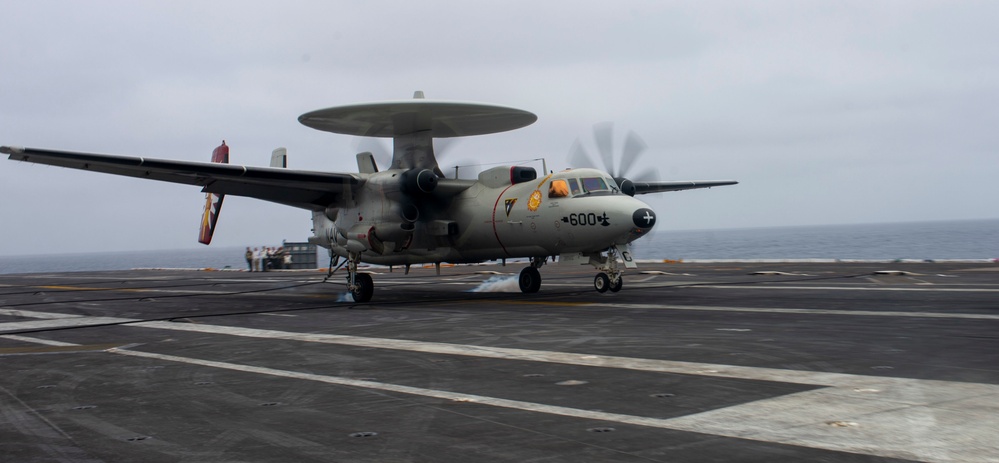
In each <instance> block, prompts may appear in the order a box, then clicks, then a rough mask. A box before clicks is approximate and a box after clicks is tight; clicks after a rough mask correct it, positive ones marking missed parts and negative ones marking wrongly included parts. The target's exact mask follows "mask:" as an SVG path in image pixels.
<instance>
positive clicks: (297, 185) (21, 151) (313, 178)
mask: <svg viewBox="0 0 999 463" xmlns="http://www.w3.org/2000/svg"><path fill="white" fill-rule="evenodd" d="M0 153H4V154H9V155H10V159H11V160H14V161H26V162H34V163H38V164H47V165H50V166H59V167H69V168H72V169H81V170H90V171H94V172H103V173H106V174H115V175H125V176H128V177H136V178H146V179H152V180H159V181H163V182H172V183H183V184H187V185H199V186H201V187H202V192H205V193H216V194H228V195H236V196H247V197H250V198H257V199H262V200H265V201H272V202H275V203H280V204H286V205H289V206H294V207H300V208H303V209H312V210H322V209H325V208H326V207H327V206H331V205H332V206H336V205H337V204H342V203H343V201H345V199H347V198H349V196H350V195H351V193H352V191H353V189H354V188H355V187H356V186H358V185H360V184H361V182H362V180H361V179H360V177H358V176H356V175H352V174H348V173H336V172H314V171H303V170H288V169H281V168H268V167H246V166H237V165H230V164H217V163H208V162H191V161H171V160H165V159H152V158H142V157H132V156H114V155H107V154H91V153H74V152H68V151H53V150H44V149H35V148H21V147H11V146H2V147H0Z"/></svg>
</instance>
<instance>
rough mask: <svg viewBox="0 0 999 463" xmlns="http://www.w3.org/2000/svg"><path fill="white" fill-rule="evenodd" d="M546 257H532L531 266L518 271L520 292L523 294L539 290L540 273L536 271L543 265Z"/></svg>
mask: <svg viewBox="0 0 999 463" xmlns="http://www.w3.org/2000/svg"><path fill="white" fill-rule="evenodd" d="M547 260H548V258H547V257H532V258H531V266H530V267H525V268H524V269H523V270H521V271H520V281H519V282H520V291H521V292H522V293H524V294H531V293H536V292H538V290H539V289H541V272H540V271H539V270H538V269H539V268H541V266H542V265H545V261H547Z"/></svg>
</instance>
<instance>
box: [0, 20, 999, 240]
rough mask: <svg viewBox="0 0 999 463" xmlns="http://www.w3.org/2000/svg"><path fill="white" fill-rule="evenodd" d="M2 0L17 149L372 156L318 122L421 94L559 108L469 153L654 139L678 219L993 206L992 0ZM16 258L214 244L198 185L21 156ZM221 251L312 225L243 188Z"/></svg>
mask: <svg viewBox="0 0 999 463" xmlns="http://www.w3.org/2000/svg"><path fill="white" fill-rule="evenodd" d="M480 3H481V2H475V3H459V4H453V3H445V2H390V1H385V2H364V3H355V2H305V1H302V2H282V3H269V2H170V3H165V4H164V3H156V2H148V3H146V2H98V3H79V2H46V1H39V2H30V3H26V2H2V3H0V5H2V10H3V11H4V13H5V14H4V16H5V18H6V21H5V25H4V29H3V31H2V34H3V36H4V40H2V41H0V62H3V63H4V65H3V70H2V71H0V144H5V145H11V144H12V145H24V146H36V147H45V148H56V149H69V150H79V151H92V152H101V153H111V154H128V155H142V156H150V157H162V158H172V159H187V160H203V159H207V158H208V156H209V154H210V152H211V149H212V148H213V147H214V146H216V145H218V143H219V142H220V141H221V139H223V138H225V139H226V140H227V141H228V143H229V144H230V146H231V147H232V152H233V158H234V162H237V163H245V164H255V165H265V164H266V163H267V156H268V154H269V152H270V150H271V149H273V148H274V147H277V146H287V147H288V148H289V151H290V154H291V163H292V166H293V167H296V168H303V169H317V170H318V169H321V170H354V168H355V167H354V161H353V149H354V147H355V146H356V140H353V139H352V138H351V137H344V136H338V135H331V134H326V133H321V132H316V131H313V130H310V129H308V128H305V127H303V126H301V125H300V124H298V123H297V121H296V118H297V116H298V115H300V114H302V113H304V112H307V111H310V110H313V109H317V108H321V107H327V106H335V105H340V104H350V103H358V102H364V101H371V100H386V99H402V98H409V97H410V96H411V95H412V92H413V91H414V90H417V89H421V90H424V91H426V92H427V95H428V96H429V97H431V98H441V99H451V100H471V101H484V102H490V103H497V104H503V105H509V106H514V107H520V108H524V109H527V110H530V111H533V112H535V113H537V114H538V115H539V121H538V122H537V123H536V124H535V125H533V126H530V127H527V128H525V129H522V130H519V131H515V132H512V133H504V134H498V135H489V136H482V137H473V138H469V139H466V140H462V141H461V142H460V143H459V144H456V145H455V146H454V149H453V150H452V151H453V152H454V154H453V155H452V156H453V158H455V159H488V160H495V159H509V160H520V159H530V158H536V157H542V156H543V157H545V158H546V159H547V160H548V165H549V166H550V168H554V169H561V168H563V167H565V166H566V162H567V161H566V159H567V154H568V151H569V147H570V145H571V144H572V142H573V141H574V140H576V139H577V138H578V139H580V140H581V142H583V143H589V144H590V146H592V139H591V136H590V134H591V129H592V126H593V125H594V124H595V123H598V122H601V121H608V120H609V121H614V122H615V124H616V127H617V129H618V130H617V132H618V136H619V137H623V134H624V132H625V131H626V130H634V131H636V132H637V133H639V134H641V135H642V137H643V138H644V139H645V141H646V142H647V143H648V145H649V150H648V152H647V153H646V155H645V157H644V158H643V162H644V163H646V164H648V165H654V166H656V167H657V168H658V169H659V170H660V172H661V173H662V175H663V177H665V178H667V179H677V180H683V179H714V178H735V179H737V180H740V181H741V182H742V184H740V185H739V186H736V187H729V188H719V189H713V190H709V191H692V192H682V193H675V194H665V195H659V196H656V197H649V196H646V197H645V198H643V199H648V200H649V201H650V203H651V204H652V205H653V206H654V207H656V208H657V210H659V211H660V214H661V215H662V217H663V220H662V222H661V223H660V225H661V226H664V227H671V228H686V229H690V228H720V227H755V226H771V225H798V224H823V223H830V224H831V223H857V222H882V221H907V220H934V219H958V218H994V217H996V212H995V206H994V204H993V203H994V202H995V200H996V198H999V186H997V185H999V182H996V178H999V162H997V161H996V159H997V157H996V153H995V151H996V146H997V141H999V140H997V137H999V135H997V132H996V130H995V129H994V127H995V126H996V123H997V122H999V113H997V111H999V110H997V109H996V108H999V89H997V85H999V84H997V82H999V48H996V47H995V46H994V44H995V43H996V42H997V39H999V33H997V32H996V29H995V27H994V24H992V22H993V18H995V17H997V15H996V13H997V12H999V11H997V10H999V4H995V3H992V2H960V3H955V2H911V1H904V2H902V1H899V2H876V3H873V4H871V3H869V2H836V3H802V2H756V3H743V2H731V3H730V2H697V3H669V2H638V1H634V2H617V3H607V2H583V3H577V4H574V6H573V7H572V8H567V7H565V6H564V5H560V4H556V3H551V4H548V3H542V4H540V5H539V4H537V2H509V1H507V2H485V3H484V4H480ZM0 195H2V197H3V200H2V201H0V216H2V217H4V219H3V221H2V224H0V234H2V235H0V236H3V238H4V240H2V244H0V255H4V254H24V253H41V252H66V251H85V250H115V249H149V248H158V249H169V248H181V247H195V246H197V244H196V243H195V234H196V233H197V231H196V230H197V222H198V219H199V218H200V207H201V205H202V201H203V199H202V195H201V194H200V193H199V192H198V191H197V189H196V188H191V187H185V186H179V185H167V184H157V183H155V182H143V181H141V180H136V179H127V178H117V177H112V176H105V175H99V174H91V173H86V172H79V171H71V170H67V169H58V168H54V167H43V166H35V165H27V164H20V163H14V162H10V161H6V160H4V161H0ZM224 209H225V211H224V212H223V214H222V219H221V221H220V225H219V227H220V228H219V231H218V233H217V235H216V242H217V244H220V245H263V244H270V243H277V242H280V240H281V239H291V240H298V239H304V238H305V237H306V236H308V234H309V227H310V223H309V220H308V214H307V213H305V212H304V211H299V210H294V209H290V208H283V207H281V206H277V205H272V204H268V203H263V202H259V201H253V200H250V199H245V198H234V197H233V198H229V199H227V200H226V204H225V208H224Z"/></svg>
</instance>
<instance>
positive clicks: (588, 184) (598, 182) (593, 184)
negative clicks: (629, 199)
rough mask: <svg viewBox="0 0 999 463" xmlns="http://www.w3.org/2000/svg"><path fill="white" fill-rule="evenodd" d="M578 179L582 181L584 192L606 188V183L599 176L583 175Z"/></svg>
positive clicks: (605, 189) (604, 189)
mask: <svg viewBox="0 0 999 463" xmlns="http://www.w3.org/2000/svg"><path fill="white" fill-rule="evenodd" d="M580 180H581V181H582V182H583V191H584V192H586V193H593V192H595V191H607V190H608V188H607V183H606V182H604V179H602V178H600V177H584V178H582V179H580Z"/></svg>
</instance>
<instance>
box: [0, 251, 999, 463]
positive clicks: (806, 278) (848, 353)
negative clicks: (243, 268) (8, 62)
mask: <svg viewBox="0 0 999 463" xmlns="http://www.w3.org/2000/svg"><path fill="white" fill-rule="evenodd" d="M521 267H523V264H521V265H509V266H506V267H503V266H498V265H484V266H456V267H452V268H444V269H442V275H440V276H437V275H436V274H435V272H434V270H433V269H432V268H430V269H415V268H414V269H413V271H412V272H411V273H410V275H403V272H402V271H401V270H400V269H395V271H394V272H391V273H390V272H389V271H388V269H387V268H373V269H371V271H372V272H375V273H376V274H375V275H374V281H375V295H374V298H373V300H372V302H370V303H366V304H355V303H352V302H349V301H345V300H344V299H345V286H344V284H343V280H342V277H341V276H339V275H338V276H335V277H334V278H333V279H331V280H330V282H329V283H323V282H322V281H323V277H324V274H323V273H319V272H301V271H287V272H268V273H248V272H238V271H231V272H230V271H214V272H208V271H194V270H132V271H116V272H75V273H39V274H27V275H0V372H2V375H0V410H2V411H0V456H2V457H0V460H3V461H18V462H49V461H74V462H76V461H81V462H100V461H105V462H131V461H146V462H185V461H191V462H193V461H199V462H200V461H212V462H225V461H297V462H306V461H316V462H327V461H336V462H340V461H344V462H346V461H350V462H358V461H359V462H397V461H399V462H408V461H411V462H424V461H426V462H468V461H483V462H484V461H502V462H525V461H545V462H558V461H571V462H590V461H593V462H649V461H670V462H677V461H689V462H700V461H761V462H762V461H896V460H898V461H905V460H918V461H940V462H949V461H955V462H957V461H999V434H997V433H996V429H999V302H997V301H999V265H997V264H994V263H711V264H694V263H683V264H642V265H641V266H640V268H639V269H638V270H637V271H629V272H628V273H626V275H625V281H624V289H623V290H622V291H621V292H619V293H616V294H611V293H606V294H599V293H597V292H595V291H594V290H593V286H592V281H593V274H594V272H593V271H592V269H591V268H589V267H565V266H559V265H548V266H545V267H543V268H542V269H541V274H542V278H543V279H544V281H543V285H542V288H541V291H540V292H539V293H537V294H533V295H524V294H521V293H520V292H519V291H517V290H516V279H515V278H514V277H516V275H517V272H519V271H520V268H521ZM885 271H887V272H885ZM879 272H880V273H879ZM511 280H512V281H511ZM473 289H492V290H494V291H497V292H472V290H473ZM506 291H509V292H506Z"/></svg>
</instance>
